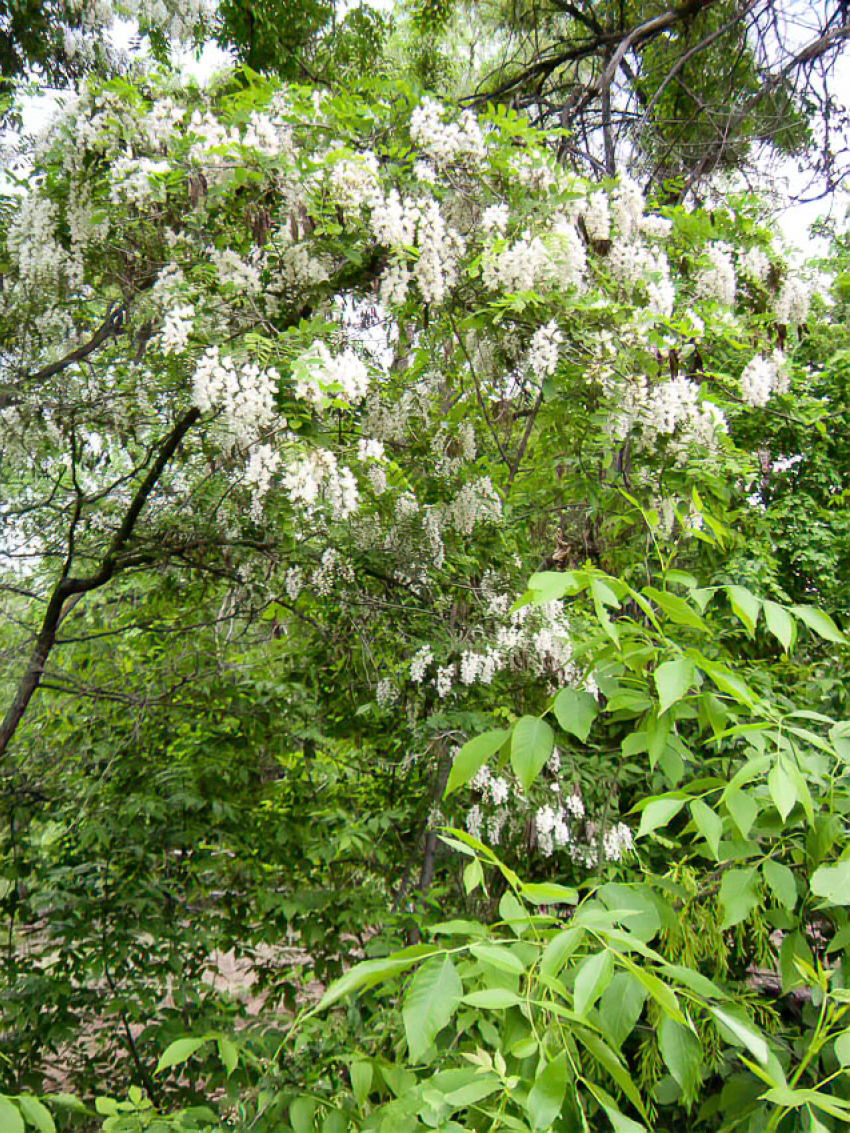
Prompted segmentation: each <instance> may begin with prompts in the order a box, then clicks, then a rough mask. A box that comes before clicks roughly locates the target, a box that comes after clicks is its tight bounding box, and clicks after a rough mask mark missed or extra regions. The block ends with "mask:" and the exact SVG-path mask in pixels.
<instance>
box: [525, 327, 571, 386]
mask: <svg viewBox="0 0 850 1133" xmlns="http://www.w3.org/2000/svg"><path fill="white" fill-rule="evenodd" d="M563 341H564V336H563V335H562V334H561V332H560V331H559V330H558V324H557V322H556V321H555V319H552V320H551V321H550V322H548V323H546V325H545V326H542V327H540V328H539V329H538V330H536V331H535V332H534V334H533V335H532V337H531V345H530V346H529V348H528V354H527V355H526V358H525V365H526V366H527V367H528V369H529V370H531V372H532V374H534V376H535V377H536V378H540V379H542V378H546V377H550V376H551V375H552V374H554V373H555V369H556V367H557V365H558V350H559V347H560V345H561V343H562V342H563Z"/></svg>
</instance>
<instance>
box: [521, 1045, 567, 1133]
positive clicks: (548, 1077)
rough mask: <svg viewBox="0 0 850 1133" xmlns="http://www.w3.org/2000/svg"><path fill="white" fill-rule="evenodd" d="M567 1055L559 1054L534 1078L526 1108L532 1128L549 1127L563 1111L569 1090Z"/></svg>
mask: <svg viewBox="0 0 850 1133" xmlns="http://www.w3.org/2000/svg"><path fill="white" fill-rule="evenodd" d="M567 1079H568V1074H567V1056H566V1055H565V1054H563V1053H562V1054H559V1055H558V1057H557V1058H555V1059H553V1060H552V1061H551V1062H550V1063H548V1064H547V1065H546V1066H545V1067H544V1068H543V1071H542V1073H541V1074H538V1076H537V1077H536V1078H535V1080H534V1084H533V1085H532V1087H531V1089H530V1090H529V1092H528V1102H527V1103H526V1109H527V1111H528V1117H529V1120H530V1122H531V1128H532V1129H548V1128H550V1126H551V1125H552V1122H553V1121H554V1120H555V1118H556V1117H557V1116H558V1114H559V1113H560V1112H561V1106H562V1105H563V1104H564V1096H565V1095H566V1092H567Z"/></svg>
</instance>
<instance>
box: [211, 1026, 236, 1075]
mask: <svg viewBox="0 0 850 1133" xmlns="http://www.w3.org/2000/svg"><path fill="white" fill-rule="evenodd" d="M216 1045H217V1046H218V1057H219V1058H220V1059H221V1061H222V1063H223V1064H224V1067H225V1069H226V1070H227V1077H228V1078H229V1077H230V1075H231V1074H232V1073H233V1071H234V1070H235V1069H236V1067H237V1066H238V1064H239V1048H238V1047H237V1046H236V1043H235V1042H233V1040H232V1039H229V1038H227V1037H226V1036H225V1035H220V1036H219V1038H218V1041H217V1043H216Z"/></svg>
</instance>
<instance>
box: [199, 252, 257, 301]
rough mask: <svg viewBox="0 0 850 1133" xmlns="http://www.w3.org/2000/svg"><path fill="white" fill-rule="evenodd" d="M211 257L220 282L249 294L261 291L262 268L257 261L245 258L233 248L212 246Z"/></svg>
mask: <svg viewBox="0 0 850 1133" xmlns="http://www.w3.org/2000/svg"><path fill="white" fill-rule="evenodd" d="M209 258H210V262H211V263H212V265H213V267H214V268H215V271H216V275H217V276H218V279H219V282H220V283H222V284H224V285H225V286H230V287H232V288H234V289H235V290H236V291H238V292H241V291H244V292H247V293H248V294H249V295H256V294H257V293H258V292H259V290H260V268H259V266H258V263H257V262H254V263H252V262H250V261H248V260H243V259H242V257H241V256H240V255H239V253H238V252H236V251H234V250H233V248H210V250H209Z"/></svg>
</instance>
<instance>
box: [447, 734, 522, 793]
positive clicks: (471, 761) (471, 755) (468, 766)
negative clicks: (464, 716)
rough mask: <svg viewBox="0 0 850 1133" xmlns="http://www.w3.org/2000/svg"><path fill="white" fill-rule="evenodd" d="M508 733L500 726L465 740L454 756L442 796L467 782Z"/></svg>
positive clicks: (501, 743)
mask: <svg viewBox="0 0 850 1133" xmlns="http://www.w3.org/2000/svg"><path fill="white" fill-rule="evenodd" d="M508 734H509V733H508V731H507V729H505V728H502V729H499V730H498V731H494V732H483V733H482V734H481V735H480V736H473V738H472V739H471V740H467V741H466V743H465V744H464V745H463V747H462V748H461V749H460V751H459V752H458V753H457V755H456V756H455V758H454V763H453V764H452V768H451V771H450V772H449V779H448V782H447V783H446V790H445V794H444V797H446V796H448V795H450V794H451V793H452V791H456V790H457V789H458V787H462V786H464V784H466V783H468V782H469V780H470V779H471V778H472V777H473V775H475V772H476V771H477V770H478V769H479V767H481V766H482V765H483V764H485V763H486V762H487V760H488V759H490V757H491V756H493V755H495V754H496V752H497V751H498V750H499V748H500V747H501V746H502V745H503V744H504V742H505V740H506V739H507V738H508Z"/></svg>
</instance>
